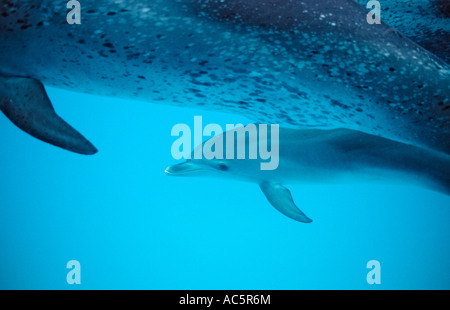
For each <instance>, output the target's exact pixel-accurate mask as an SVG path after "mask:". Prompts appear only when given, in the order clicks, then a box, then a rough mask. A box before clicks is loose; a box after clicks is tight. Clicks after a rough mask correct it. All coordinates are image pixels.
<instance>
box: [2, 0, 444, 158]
mask: <svg viewBox="0 0 450 310" xmlns="http://www.w3.org/2000/svg"><path fill="white" fill-rule="evenodd" d="M81 5H82V6H81V25H69V24H67V22H66V14H67V12H68V11H69V10H68V9H67V8H66V3H65V1H50V0H34V1H32V0H30V1H17V0H16V1H14V0H6V1H2V3H1V4H0V55H1V57H0V72H1V73H0V75H1V76H2V79H0V81H3V82H1V83H0V84H2V85H0V109H1V110H2V111H3V112H4V113H5V114H6V115H7V116H8V117H9V118H10V119H11V120H13V121H14V122H15V123H16V125H18V126H19V127H21V128H22V129H24V130H25V131H27V132H29V133H31V134H32V135H34V136H36V137H38V138H40V139H42V140H44V141H47V142H50V143H52V144H54V145H57V146H60V147H64V148H66V149H69V150H71V151H76V152H79V153H84V154H93V153H95V152H96V149H95V148H94V147H93V146H92V147H91V145H90V143H89V141H87V140H86V139H84V138H83V139H81V138H79V137H78V135H77V134H78V133H76V132H73V131H74V129H73V128H71V127H70V126H69V127H67V126H68V125H67V124H65V123H61V122H60V120H59V119H56V120H55V117H57V115H56V113H55V111H54V110H53V109H52V107H51V103H50V102H49V101H48V100H44V102H42V100H41V99H42V98H45V96H44V95H45V94H41V93H39V90H40V89H43V87H42V88H41V87H40V86H39V85H38V84H39V83H43V84H44V85H48V86H55V87H60V88H67V89H70V90H74V91H80V92H87V93H94V94H100V95H106V96H116V97H123V98H133V99H139V100H145V101H148V102H159V103H164V104H173V105H182V106H192V107H201V108H205V109H210V110H222V111H227V112H232V113H240V114H243V115H245V116H247V117H248V118H250V119H252V120H253V121H255V122H262V123H279V124H281V125H283V126H285V127H291V128H297V129H301V128H311V127H315V128H323V129H333V128H341V127H342V128H349V129H355V130H359V131H362V132H366V133H371V134H375V135H378V136H382V137H385V138H389V139H393V140H396V141H401V142H406V143H410V144H414V145H417V146H421V147H427V148H431V149H435V150H439V151H442V152H445V153H450V102H449V98H450V83H449V81H450V79H449V77H450V68H449V65H448V64H447V63H446V62H445V61H443V60H442V59H440V58H439V57H437V56H435V55H434V54H432V53H430V52H429V51H427V50H425V49H424V48H421V47H419V46H418V45H417V44H416V43H413V42H412V41H410V40H409V39H407V38H406V37H405V36H404V35H402V34H400V33H399V32H397V31H395V30H394V29H392V28H390V27H389V26H388V25H387V24H385V23H382V24H381V25H370V24H368V23H367V19H366V15H367V12H368V10H367V9H366V8H365V7H364V6H362V5H361V4H359V3H357V2H355V1H353V0H327V1H322V0H208V1H207V0H203V1H200V0H183V1H182V0H152V1H133V0H122V1H121V0H117V1H102V0H99V1H94V2H92V1H86V2H84V1H81ZM419 29H420V28H419ZM16 77H20V78H28V79H29V82H27V81H26V79H20V78H16ZM10 78H14V80H13V81H11V80H9V79H10ZM11 87H12V88H13V89H14V91H10V88H11ZM30 89H31V90H33V96H30V94H28V95H27V92H28V91H30ZM36 91H37V94H38V96H36ZM44 92H45V91H44ZM19 93H20V94H21V96H19V97H15V95H14V94H19ZM36 98H41V99H36ZM47 99H48V98H47ZM17 107H20V108H17ZM41 107H43V108H42V109H41ZM45 111H50V112H51V113H49V114H46V112H45ZM37 115H39V119H38V117H37ZM24 117H25V121H23V119H24ZM48 124H50V125H48ZM66 125H67V126H66ZM45 126H53V127H51V128H46V127H45ZM80 150H81V151H80Z"/></svg>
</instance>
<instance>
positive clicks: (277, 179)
mask: <svg viewBox="0 0 450 310" xmlns="http://www.w3.org/2000/svg"><path fill="white" fill-rule="evenodd" d="M254 127H255V128H256V129H254V130H253V132H256V130H258V131H260V127H259V126H254ZM241 130H242V128H241ZM245 130H246V131H248V132H249V138H246V136H245V135H237V138H236V139H234V143H227V142H226V140H227V138H228V136H229V135H228V133H230V132H231V133H233V135H235V133H234V132H235V130H233V131H229V132H228V133H226V134H221V135H218V136H215V137H213V138H211V139H210V140H209V141H211V140H212V139H215V140H213V141H212V142H213V143H209V144H217V143H222V142H223V146H224V147H223V148H221V149H223V154H226V153H227V148H228V147H232V148H233V152H236V151H237V150H238V148H239V147H244V146H245V149H246V150H250V149H251V148H252V147H254V146H256V148H257V149H258V148H259V145H257V144H258V143H259V142H258V141H260V140H259V138H255V137H254V138H253V139H251V138H250V136H251V133H250V132H251V130H250V129H249V127H246V128H245ZM264 136H265V137H266V135H264ZM272 137H273V136H272ZM219 141H220V142H219ZM268 141H269V148H272V147H273V146H274V145H278V146H277V148H279V152H278V154H279V158H278V168H277V169H272V170H262V169H261V163H262V162H266V160H263V159H261V157H258V158H256V159H248V158H249V157H246V158H247V159H205V158H203V159H195V158H200V156H198V154H201V153H202V152H203V153H205V149H206V150H208V148H207V147H205V148H204V147H203V145H205V144H206V143H207V142H205V143H203V145H202V147H197V148H196V149H195V150H194V152H193V153H192V155H191V159H188V160H187V161H186V162H184V163H181V164H177V165H174V166H170V167H168V168H167V169H166V171H165V172H166V174H168V175H174V176H195V175H202V174H204V175H215V176H219V177H222V178H224V177H230V178H233V179H241V180H245V181H250V182H254V183H257V184H259V185H260V187H261V189H262V191H263V192H264V194H265V195H266V197H267V199H268V200H269V202H270V203H271V204H272V205H273V206H274V207H275V208H276V209H277V210H279V211H280V212H281V213H283V214H285V215H286V216H288V217H290V218H292V219H294V220H297V221H299V222H303V223H310V222H311V219H309V218H308V217H307V216H306V215H305V214H304V213H303V212H302V211H300V209H299V208H298V207H297V206H296V205H295V203H294V201H293V199H292V196H291V193H290V192H289V190H288V189H287V188H286V187H284V186H283V184H285V183H292V182H305V183H315V182H320V183H345V182H355V181H356V182H358V181H359V182H361V183H364V182H383V183H389V182H395V183H398V182H402V183H405V184H413V185H419V186H424V187H427V188H429V189H431V190H435V191H438V192H441V193H444V194H446V195H450V155H447V154H443V153H441V152H437V151H434V150H427V149H423V148H420V147H416V146H412V145H409V144H405V143H401V142H396V141H392V140H389V139H385V138H382V137H378V136H374V135H371V134H365V133H362V132H360V131H355V130H349V129H333V130H320V129H307V130H294V129H286V128H280V130H279V138H278V139H276V138H275V139H272V138H270V139H268ZM233 152H232V153H233ZM196 154H197V155H196ZM219 155H220V154H219ZM220 158H227V157H226V156H224V155H222V156H220ZM234 158H237V157H234Z"/></svg>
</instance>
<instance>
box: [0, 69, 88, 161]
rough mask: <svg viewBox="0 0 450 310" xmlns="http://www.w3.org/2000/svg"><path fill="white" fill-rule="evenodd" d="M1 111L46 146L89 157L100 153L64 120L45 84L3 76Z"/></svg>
mask: <svg viewBox="0 0 450 310" xmlns="http://www.w3.org/2000/svg"><path fill="white" fill-rule="evenodd" d="M0 110H2V112H3V113H4V114H5V115H6V116H7V117H8V118H9V119H10V120H11V121H12V122H13V123H14V124H15V125H16V126H17V127H19V128H20V129H22V130H23V131H25V132H27V133H29V134H30V135H32V136H33V137H36V138H38V139H40V140H42V141H44V142H47V143H50V144H53V145H55V146H58V147H61V148H63V149H66V150H69V151H72V152H75V153H79V154H85V155H92V154H95V153H97V149H96V148H95V147H94V146H93V145H92V144H91V143H90V142H89V141H88V140H86V138H84V137H83V136H82V135H81V134H80V133H79V132H78V131H76V130H75V129H73V128H72V127H71V126H70V125H69V124H67V123H66V122H65V121H64V120H63V119H62V118H60V117H59V116H58V115H57V114H56V112H55V110H54V108H53V106H52V103H51V102H50V99H49V98H48V96H47V93H46V91H45V89H44V86H43V85H42V83H41V82H40V81H38V80H35V79H31V78H24V77H5V76H1V75H0Z"/></svg>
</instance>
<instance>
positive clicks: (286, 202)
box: [259, 181, 312, 223]
mask: <svg viewBox="0 0 450 310" xmlns="http://www.w3.org/2000/svg"><path fill="white" fill-rule="evenodd" d="M259 186H260V187H261V190H262V191H263V193H264V195H265V196H266V198H267V200H269V202H270V204H271V205H272V206H274V207H275V209H277V210H278V211H280V212H281V213H283V214H284V215H286V216H287V217H289V218H291V219H293V220H296V221H299V222H302V223H311V222H312V220H311V219H310V218H308V217H307V216H306V215H305V214H304V213H303V212H302V211H301V210H300V209H299V208H298V207H297V206H296V205H295V203H294V200H293V199H292V195H291V192H290V191H289V190H288V189H287V188H286V187H284V186H283V185H281V184H279V183H273V182H267V181H265V182H262V183H261V184H260V185H259Z"/></svg>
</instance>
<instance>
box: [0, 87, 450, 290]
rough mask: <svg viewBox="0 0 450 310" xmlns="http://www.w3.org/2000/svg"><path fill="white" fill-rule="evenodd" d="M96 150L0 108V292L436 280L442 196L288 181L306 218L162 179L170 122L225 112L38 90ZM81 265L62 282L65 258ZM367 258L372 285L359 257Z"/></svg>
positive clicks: (219, 184) (214, 188)
mask: <svg viewBox="0 0 450 310" xmlns="http://www.w3.org/2000/svg"><path fill="white" fill-rule="evenodd" d="M47 91H48V94H49V97H50V99H51V101H52V102H53V104H54V106H55V109H56V111H57V112H58V114H59V115H61V116H63V117H64V118H65V119H66V121H67V122H68V123H70V124H72V125H73V126H74V127H75V128H77V129H78V130H80V132H83V133H84V134H85V135H86V136H87V137H88V138H89V139H90V141H92V142H93V143H94V145H96V147H97V148H98V149H99V153H98V154H96V155H94V156H82V155H77V154H73V153H70V152H68V151H64V150H61V149H59V148H56V147H53V146H51V145H48V144H46V143H43V142H41V141H39V140H37V139H34V138H32V137H30V136H29V135H27V134H26V133H24V132H22V131H21V130H19V129H18V128H16V127H15V126H14V125H13V124H12V123H11V122H10V121H9V120H8V119H7V118H6V117H5V116H4V115H3V114H1V115H0V133H1V135H0V150H1V151H0V172H1V176H2V178H1V181H0V182H1V183H0V184H1V185H0V197H1V198H0V201H1V202H0V205H1V207H0V289H450V271H449V268H448V262H449V261H450V245H449V240H450V228H449V225H448V224H449V220H450V197H448V196H445V195H442V194H439V193H435V192H431V191H429V190H426V189H422V188H416V187H408V186H401V185H389V186H383V185H362V184H358V183H356V182H355V184H348V185H325V184H324V185H317V184H315V185H310V186H309V185H308V186H305V185H289V188H290V190H291V192H292V195H293V197H294V199H295V201H296V202H297V204H298V206H299V207H300V208H301V209H302V210H303V211H304V212H305V213H307V214H308V216H310V217H311V218H312V219H313V220H314V222H313V223H312V224H302V223H298V222H295V221H293V220H291V219H289V218H287V217H285V216H283V215H282V214H280V213H279V212H278V211H276V210H275V209H274V208H273V207H272V206H271V205H270V204H269V203H268V202H267V200H266V198H265V197H264V195H263V194H262V193H261V190H260V189H259V187H258V186H257V185H256V184H251V183H243V182H238V181H233V180H220V179H212V178H211V179H210V178H172V177H168V176H166V175H165V174H164V169H165V168H166V167H167V166H168V165H171V164H174V163H176V162H177V161H175V160H174V159H173V158H172V156H171V145H172V143H173V142H174V141H175V139H176V137H171V129H172V127H173V126H174V125H176V124H178V123H186V124H188V125H190V126H192V125H193V120H194V116H196V115H199V116H200V115H201V116H203V124H204V125H205V124H207V123H217V124H220V125H221V126H222V127H223V128H224V127H225V124H228V123H230V124H236V123H244V124H245V123H249V122H250V121H249V120H246V119H245V118H243V117H240V116H239V115H231V114H221V113H215V112H208V111H200V110H194V109H187V108H180V107H171V106H162V105H156V104H149V103H145V102H137V101H130V100H120V99H114V98H106V97H98V96H92V95H85V94H80V93H73V92H67V91H63V90H59V89H54V88H47ZM70 260H78V261H79V262H80V264H81V285H69V284H68V283H67V281H66V275H67V273H68V272H69V271H70V269H67V268H66V264H67V262H68V261H70ZM370 260H378V261H379V262H380V264H381V284H380V285H376V284H375V285H369V284H368V283H367V281H366V276H367V273H368V272H369V271H370V269H367V267H366V264H367V262H368V261H370Z"/></svg>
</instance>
